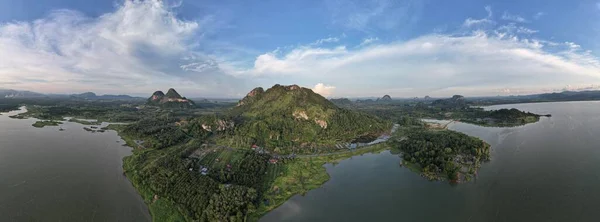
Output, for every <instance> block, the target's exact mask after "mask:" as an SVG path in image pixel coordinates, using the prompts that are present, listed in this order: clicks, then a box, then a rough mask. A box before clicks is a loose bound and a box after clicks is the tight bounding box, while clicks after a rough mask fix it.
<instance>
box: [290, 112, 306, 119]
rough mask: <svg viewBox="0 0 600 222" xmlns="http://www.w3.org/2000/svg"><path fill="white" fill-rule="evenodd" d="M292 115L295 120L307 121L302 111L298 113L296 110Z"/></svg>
mask: <svg viewBox="0 0 600 222" xmlns="http://www.w3.org/2000/svg"><path fill="white" fill-rule="evenodd" d="M292 115H293V116H294V118H296V119H304V120H308V115H306V112H304V111H298V110H296V111H294V113H293V114H292Z"/></svg>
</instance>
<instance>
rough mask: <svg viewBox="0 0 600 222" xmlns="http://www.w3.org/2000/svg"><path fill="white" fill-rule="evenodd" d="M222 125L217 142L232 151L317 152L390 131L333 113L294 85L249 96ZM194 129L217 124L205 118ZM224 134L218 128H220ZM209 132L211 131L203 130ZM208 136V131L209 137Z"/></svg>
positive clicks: (368, 119) (365, 118)
mask: <svg viewBox="0 0 600 222" xmlns="http://www.w3.org/2000/svg"><path fill="white" fill-rule="evenodd" d="M227 116H228V117H227V118H229V120H221V122H220V126H216V128H221V129H222V131H228V133H227V134H224V135H222V137H221V138H222V140H221V142H223V143H225V144H227V145H230V146H236V147H240V146H241V147H246V146H248V147H249V146H251V145H259V146H264V147H266V148H267V149H275V148H279V151H282V152H286V151H289V149H288V148H291V147H294V148H301V147H318V146H322V145H334V144H337V143H344V142H351V141H353V140H355V139H358V138H364V137H368V138H375V137H377V136H379V135H381V134H382V133H384V132H386V131H389V130H390V129H391V123H390V122H386V121H384V120H381V119H379V118H377V117H374V116H371V115H368V114H365V113H362V112H356V111H350V110H347V109H342V108H339V107H337V106H336V105H335V104H333V103H332V102H331V101H329V100H327V99H325V98H324V97H323V96H321V95H319V94H317V93H314V92H313V91H312V90H310V89H307V88H303V87H300V86H297V85H290V86H282V85H275V86H273V87H271V88H269V89H267V90H266V91H265V90H263V89H262V88H256V89H254V90H252V91H251V92H250V93H248V95H247V96H246V97H245V98H244V99H242V100H240V102H239V103H238V105H237V106H236V107H234V108H233V109H232V110H231V111H230V112H229V113H228V115H227ZM198 121H200V122H198V123H197V125H204V126H205V127H202V128H207V129H205V131H208V130H210V129H208V128H211V129H213V128H215V126H212V125H215V124H219V123H218V122H217V120H214V119H211V118H205V119H204V120H198ZM224 121H225V122H227V121H233V122H234V123H233V124H230V123H228V124H225V125H227V126H233V127H229V130H227V129H225V128H227V127H223V124H222V123H223V122H224ZM208 126H210V127H208ZM211 132H212V131H211Z"/></svg>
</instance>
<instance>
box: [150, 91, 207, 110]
mask: <svg viewBox="0 0 600 222" xmlns="http://www.w3.org/2000/svg"><path fill="white" fill-rule="evenodd" d="M147 104H148V105H155V106H161V107H166V108H188V107H192V106H194V105H195V104H194V102H193V101H192V100H189V99H186V98H184V97H181V95H179V93H177V91H175V89H173V88H170V89H169V91H167V94H166V95H165V94H164V93H163V92H162V91H156V92H154V93H152V96H150V98H148V102H147Z"/></svg>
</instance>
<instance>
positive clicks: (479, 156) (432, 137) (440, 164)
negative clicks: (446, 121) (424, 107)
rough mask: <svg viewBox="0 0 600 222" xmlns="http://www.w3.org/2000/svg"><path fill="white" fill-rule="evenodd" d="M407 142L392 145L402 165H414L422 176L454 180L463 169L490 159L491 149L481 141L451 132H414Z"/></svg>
mask: <svg viewBox="0 0 600 222" xmlns="http://www.w3.org/2000/svg"><path fill="white" fill-rule="evenodd" d="M406 136H407V137H408V138H407V139H405V140H400V141H395V142H393V146H394V148H395V149H397V150H398V151H400V152H401V153H402V155H403V159H404V160H405V161H408V162H410V163H411V164H416V165H418V167H420V168H421V171H422V173H423V174H424V175H426V176H428V177H430V178H439V177H440V176H441V175H445V176H446V177H448V178H449V179H450V180H455V179H457V173H458V172H459V171H460V170H461V167H462V166H467V167H477V166H479V164H480V162H482V161H487V160H489V159H490V146H489V145H488V144H487V143H485V142H484V141H482V140H480V139H478V138H476V137H471V136H468V135H465V134H463V133H459V132H454V131H450V130H441V131H433V130H424V129H423V130H414V131H409V132H407V135H406Z"/></svg>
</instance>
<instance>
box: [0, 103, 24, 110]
mask: <svg viewBox="0 0 600 222" xmlns="http://www.w3.org/2000/svg"><path fill="white" fill-rule="evenodd" d="M18 109H19V104H2V103H0V112H9V111H13V110H18Z"/></svg>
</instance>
